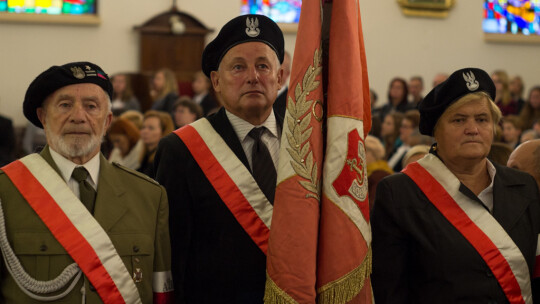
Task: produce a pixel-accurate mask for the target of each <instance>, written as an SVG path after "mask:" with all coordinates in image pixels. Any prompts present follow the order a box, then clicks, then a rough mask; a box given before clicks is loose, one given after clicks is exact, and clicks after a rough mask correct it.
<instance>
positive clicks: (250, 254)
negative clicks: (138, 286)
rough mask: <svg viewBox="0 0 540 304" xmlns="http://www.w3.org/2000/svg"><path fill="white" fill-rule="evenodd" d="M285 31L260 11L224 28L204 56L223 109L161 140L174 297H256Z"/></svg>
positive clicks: (159, 164)
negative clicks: (168, 202) (167, 200)
mask: <svg viewBox="0 0 540 304" xmlns="http://www.w3.org/2000/svg"><path fill="white" fill-rule="evenodd" d="M283 44H284V43H283V34H282V32H281V30H280V29H279V27H278V26H277V24H276V23H275V22H273V21H272V20H271V19H269V18H267V17H265V16H262V15H244V16H239V17H236V18H234V19H232V20H231V21H229V22H228V23H227V24H225V25H224V26H223V28H222V29H221V31H220V32H219V34H218V35H217V37H216V38H215V39H214V41H212V42H210V43H209V44H208V46H207V47H206V48H205V50H204V52H203V60H202V69H203V72H204V73H205V74H206V75H207V76H208V77H210V79H211V80H212V85H213V87H214V90H215V92H216V94H217V96H218V98H219V99H220V101H221V103H222V104H223V108H222V109H221V110H220V111H218V112H217V113H216V114H214V115H213V116H210V117H208V118H203V119H200V120H198V121H196V122H195V123H192V124H190V125H188V126H185V127H183V128H181V129H179V130H177V131H175V132H174V133H173V134H170V135H168V136H166V137H165V138H163V139H162V140H161V142H160V144H159V147H158V151H157V153H156V157H155V160H154V164H155V165H156V168H157V170H156V179H157V180H158V181H159V182H160V183H161V184H162V185H164V186H165V188H166V189H167V193H168V195H169V201H170V214H171V220H170V230H171V245H172V252H173V256H174V259H173V278H174V281H175V298H176V299H177V301H178V303H262V300H263V295H264V285H265V269H266V248H267V242H268V236H269V229H270V222H271V218H272V210H273V207H272V203H273V199H274V191H275V186H276V169H275V168H276V166H277V163H278V153H279V143H280V134H281V132H280V130H281V125H282V120H283V118H282V117H279V116H278V115H275V114H274V112H273V109H272V105H273V103H274V100H275V99H276V96H277V93H278V91H279V89H280V87H281V84H282V80H283V78H282V77H283V70H282V69H281V66H280V65H281V63H282V62H283V56H284V47H283Z"/></svg>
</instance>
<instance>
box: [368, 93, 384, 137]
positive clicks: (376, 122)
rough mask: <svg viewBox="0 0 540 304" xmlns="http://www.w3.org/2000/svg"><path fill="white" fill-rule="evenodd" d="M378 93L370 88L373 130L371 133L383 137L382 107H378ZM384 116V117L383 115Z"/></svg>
mask: <svg viewBox="0 0 540 304" xmlns="http://www.w3.org/2000/svg"><path fill="white" fill-rule="evenodd" d="M378 98H379V97H378V95H377V93H376V92H375V91H374V90H373V89H369V99H370V101H371V130H369V134H370V135H373V136H375V137H378V138H381V125H382V120H381V113H380V111H381V108H377V100H378ZM383 118H384V117H383Z"/></svg>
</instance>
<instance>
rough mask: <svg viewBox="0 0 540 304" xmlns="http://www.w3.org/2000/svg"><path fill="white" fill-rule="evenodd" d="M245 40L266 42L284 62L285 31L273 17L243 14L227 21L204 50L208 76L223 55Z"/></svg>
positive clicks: (203, 66)
mask: <svg viewBox="0 0 540 304" xmlns="http://www.w3.org/2000/svg"><path fill="white" fill-rule="evenodd" d="M245 42H263V43H266V44H267V45H268V46H269V47H270V48H271V49H272V50H274V52H276V55H277V57H278V59H279V63H283V56H284V54H285V49H284V46H285V42H284V40H283V33H282V32H281V29H280V28H279V26H278V25H277V24H276V23H275V22H274V21H272V19H270V18H268V17H266V16H264V15H242V16H238V17H236V18H234V19H232V20H231V21H229V22H227V24H225V25H224V26H223V27H222V28H221V31H219V34H218V35H217V37H216V39H214V40H213V41H212V42H210V43H209V44H208V45H207V46H206V48H205V49H204V51H203V55H202V70H203V72H204V74H206V76H208V78H210V72H212V71H217V69H218V67H219V63H220V62H221V59H223V56H225V54H226V53H227V52H228V51H229V50H230V49H231V48H233V47H234V46H237V45H239V44H241V43H245Z"/></svg>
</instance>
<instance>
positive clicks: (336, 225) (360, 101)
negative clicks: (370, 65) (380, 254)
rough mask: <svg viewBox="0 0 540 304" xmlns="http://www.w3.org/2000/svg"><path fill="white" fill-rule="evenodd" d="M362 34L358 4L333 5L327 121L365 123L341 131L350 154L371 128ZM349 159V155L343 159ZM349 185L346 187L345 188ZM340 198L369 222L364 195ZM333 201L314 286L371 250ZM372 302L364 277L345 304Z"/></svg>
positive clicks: (324, 209) (327, 205)
mask: <svg viewBox="0 0 540 304" xmlns="http://www.w3.org/2000/svg"><path fill="white" fill-rule="evenodd" d="M362 35H363V34H362V25H361V19H360V8H359V3H358V1H354V0H341V1H333V5H332V20H331V23H330V43H329V44H330V48H329V59H328V60H329V62H328V68H329V72H328V78H329V81H328V100H327V105H328V112H327V115H328V117H329V118H331V117H344V118H350V119H351V120H358V121H361V123H362V124H363V131H364V134H358V132H356V130H343V131H342V132H340V133H339V136H340V137H346V138H347V143H348V148H349V152H350V151H351V149H353V148H354V147H355V146H356V147H357V148H356V149H354V150H353V151H354V152H357V151H358V145H359V143H360V142H362V143H363V138H364V137H365V135H367V134H368V132H369V129H370V127H371V109H370V101H369V83H368V75H367V64H366V56H365V50H364V41H363V36H362ZM355 132H356V135H355V134H354V133H355ZM332 148H334V147H329V149H332ZM358 152H360V151H358ZM327 153H328V152H327ZM349 154H350V153H349ZM352 156H353V155H348V156H347V159H349V157H352ZM355 157H356V158H357V159H358V165H359V167H360V166H361V164H362V166H363V169H364V174H366V173H365V172H366V171H365V159H361V157H360V156H359V154H358V153H357V154H356V156H355ZM325 168H326V167H325ZM347 170H348V169H347ZM344 171H345V170H344ZM325 174H326V173H325ZM341 177H342V175H340V176H339V177H338V179H336V180H335V181H327V182H330V183H334V184H333V185H334V188H336V186H337V184H338V183H340V182H341V181H343V182H344V180H340V178H341ZM325 182H326V181H325ZM349 185H350V183H349V184H348V185H347V189H349V188H348V186H349ZM336 190H338V188H336ZM338 194H339V195H340V196H339V197H340V200H348V199H352V200H353V201H354V202H355V203H356V204H357V205H358V208H359V209H360V210H361V211H362V215H363V217H364V220H365V221H366V222H368V223H369V202H368V198H367V197H366V199H364V200H363V201H359V200H357V199H355V198H354V197H351V196H349V197H345V194H343V193H339V192H338ZM336 203H338V202H333V201H332V200H330V199H329V198H328V196H326V195H323V199H322V202H321V221H320V229H319V250H318V259H317V288H321V287H324V286H326V285H328V284H331V283H332V282H335V281H336V280H339V279H342V278H343V277H344V276H345V275H347V274H348V273H350V272H352V271H353V270H355V269H357V268H358V267H360V265H361V264H362V262H363V261H364V259H365V258H366V256H367V254H368V248H369V247H370V246H371V245H370V244H368V243H367V242H366V240H365V239H364V237H363V235H362V232H361V231H360V230H359V229H358V227H357V226H356V225H355V224H354V223H353V221H352V220H353V218H352V217H354V215H353V214H348V213H347V212H345V211H343V210H342V209H340V208H339V207H338V206H337V205H336ZM371 301H372V294H371V284H370V279H369V277H368V278H366V279H365V281H364V286H363V288H362V290H361V291H360V293H359V294H358V295H357V296H356V297H354V298H353V299H352V300H351V301H350V302H349V303H371Z"/></svg>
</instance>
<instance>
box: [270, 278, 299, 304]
mask: <svg viewBox="0 0 540 304" xmlns="http://www.w3.org/2000/svg"><path fill="white" fill-rule="evenodd" d="M264 303H265V304H298V302H296V301H295V300H294V299H293V298H292V297H291V296H289V295H288V294H287V293H286V292H285V291H283V290H282V289H281V288H279V287H278V286H277V285H276V283H274V281H272V279H271V278H270V276H269V275H268V273H266V286H265V288H264Z"/></svg>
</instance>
